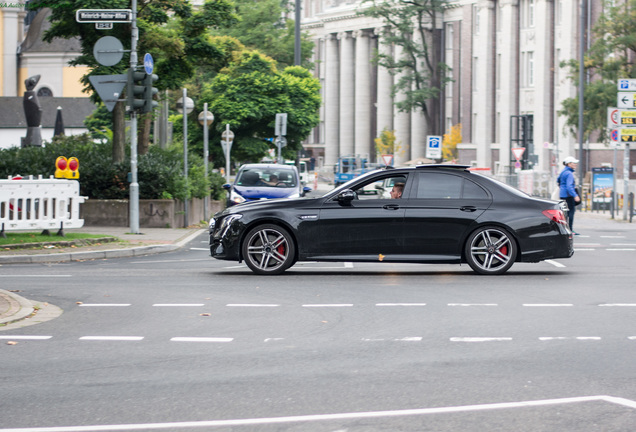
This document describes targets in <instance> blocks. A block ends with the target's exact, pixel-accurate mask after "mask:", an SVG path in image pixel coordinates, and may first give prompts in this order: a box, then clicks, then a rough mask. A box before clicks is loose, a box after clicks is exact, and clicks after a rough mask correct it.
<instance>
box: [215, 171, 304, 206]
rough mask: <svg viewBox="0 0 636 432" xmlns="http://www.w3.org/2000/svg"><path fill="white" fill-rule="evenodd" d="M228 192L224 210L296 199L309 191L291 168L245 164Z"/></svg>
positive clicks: (228, 185)
mask: <svg viewBox="0 0 636 432" xmlns="http://www.w3.org/2000/svg"><path fill="white" fill-rule="evenodd" d="M223 188H224V189H225V190H227V191H228V199H227V205H228V207H230V206H233V205H236V204H241V203H245V202H250V201H256V200H263V199H276V198H300V197H303V196H305V194H306V193H307V192H310V191H311V188H309V187H306V186H303V185H302V183H301V182H300V176H299V175H298V170H297V169H296V167H295V166H290V165H280V164H245V165H242V166H241V167H240V168H239V172H238V174H237V175H236V179H235V180H234V183H233V184H230V183H227V184H224V185H223Z"/></svg>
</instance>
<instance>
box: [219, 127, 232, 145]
mask: <svg viewBox="0 0 636 432" xmlns="http://www.w3.org/2000/svg"><path fill="white" fill-rule="evenodd" d="M221 138H222V139H223V140H224V141H229V142H232V141H233V140H234V132H232V131H231V130H229V129H228V130H224V131H223V132H222V133H221Z"/></svg>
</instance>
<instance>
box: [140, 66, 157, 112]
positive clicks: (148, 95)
mask: <svg viewBox="0 0 636 432" xmlns="http://www.w3.org/2000/svg"><path fill="white" fill-rule="evenodd" d="M158 79H159V77H158V76H157V75H156V74H146V77H145V78H144V85H145V88H146V90H145V92H144V100H145V103H144V108H143V112H145V113H149V112H152V110H153V108H154V107H156V106H157V105H159V104H158V102H157V101H155V100H153V97H154V95H156V94H157V93H159V90H157V87H153V86H152V85H153V83H154V82H155V81H157V80H158Z"/></svg>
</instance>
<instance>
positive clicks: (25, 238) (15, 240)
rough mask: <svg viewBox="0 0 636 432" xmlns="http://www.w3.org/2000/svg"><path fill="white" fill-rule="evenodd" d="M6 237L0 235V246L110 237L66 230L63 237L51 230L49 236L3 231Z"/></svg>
mask: <svg viewBox="0 0 636 432" xmlns="http://www.w3.org/2000/svg"><path fill="white" fill-rule="evenodd" d="M5 234H6V235H7V238H3V237H0V246H4V245H19V244H28V243H55V242H68V241H73V240H84V239H95V238H104V237H112V236H106V235H102V234H99V235H98V234H87V233H72V232H67V233H65V234H66V235H65V236H64V237H60V236H58V235H55V232H51V235H50V236H47V235H42V234H41V233H39V232H37V233H32V232H18V233H16V232H7V231H5Z"/></svg>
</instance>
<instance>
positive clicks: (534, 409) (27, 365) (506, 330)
mask: <svg viewBox="0 0 636 432" xmlns="http://www.w3.org/2000/svg"><path fill="white" fill-rule="evenodd" d="M577 231H579V232H581V233H582V234H583V235H581V236H578V237H577V238H576V240H575V247H576V252H575V256H574V257H573V258H571V259H568V260H558V261H550V262H543V263H538V264H515V265H514V266H513V267H512V269H511V270H510V271H509V273H507V274H506V275H504V276H494V277H484V276H477V275H475V274H474V273H472V271H471V270H470V268H469V267H468V266H461V267H460V266H450V265H449V266H430V265H393V264H386V263H383V264H350V263H299V264H297V265H296V266H294V267H293V268H292V269H291V270H290V271H288V272H287V273H286V274H285V275H282V276H276V277H262V276H256V275H253V274H252V273H251V272H250V271H249V270H248V269H247V268H246V267H245V266H244V265H239V264H237V263H232V262H223V261H214V260H212V259H211V258H209V256H208V255H209V253H208V252H207V250H206V244H207V239H206V238H205V236H202V237H200V238H197V239H196V240H195V241H193V242H192V243H191V244H190V245H189V247H187V248H184V249H182V250H181V251H178V252H174V253H169V254H162V255H155V256H148V257H136V258H129V259H111V260H99V261H86V262H75V263H63V264H62V263H60V264H49V265H39V264H30V265H6V266H3V267H2V268H1V269H0V284H1V285H2V287H3V288H4V289H11V290H16V291H19V294H20V295H22V296H23V297H26V298H30V299H33V300H38V301H46V302H49V303H51V304H54V305H56V306H59V307H61V308H62V309H63V310H64V314H63V315H61V316H60V317H59V318H56V319H54V320H52V321H49V322H46V323H43V324H38V325H33V326H27V327H22V328H18V329H8V330H3V331H0V365H1V366H0V383H1V385H0V432H6V431H8V430H23V431H26V430H28V431H38V432H43V431H58V430H59V431H62V430H64V431H71V430H72V431H100V430H125V431H128V430H153V431H154V430H169V431H189V430H214V431H240V432H243V431H265V432H270V431H272V432H273V431H283V430H284V431H294V432H296V431H311V432H313V431H334V432H335V431H338V432H343V431H347V432H358V431H365V432H366V431H458V430H461V431H556V430H558V431H583V432H586V431H633V430H634V429H635V428H636V402H635V401H636V386H634V379H635V378H636V362H634V360H633V359H634V355H635V354H636V325H635V323H636V320H635V318H636V290H635V289H634V288H635V287H636V283H635V282H634V279H635V276H636V271H634V262H635V258H636V227H635V226H634V225H631V224H626V223H617V222H610V221H605V220H596V219H589V220H585V219H583V218H581V219H579V220H577ZM9 342H11V344H9ZM72 427H73V428H72Z"/></svg>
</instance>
